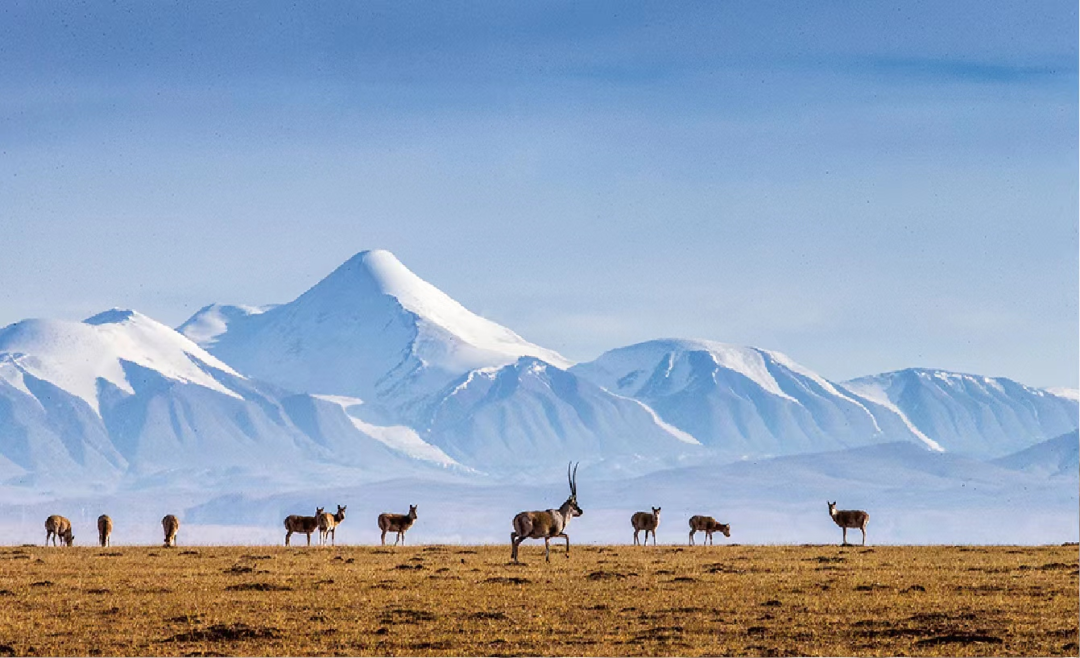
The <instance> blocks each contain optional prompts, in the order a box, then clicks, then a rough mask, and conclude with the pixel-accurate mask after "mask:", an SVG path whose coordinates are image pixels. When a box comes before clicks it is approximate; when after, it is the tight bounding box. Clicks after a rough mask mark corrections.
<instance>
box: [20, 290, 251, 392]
mask: <svg viewBox="0 0 1080 658" xmlns="http://www.w3.org/2000/svg"><path fill="white" fill-rule="evenodd" d="M124 361H127V362H130V363H134V364H137V365H140V366H144V367H146V368H151V369H153V370H155V371H157V372H159V373H161V374H162V375H163V376H165V377H168V378H170V379H174V380H177V381H182V382H188V383H192V384H197V385H199V386H204V387H206V388H209V389H211V390H214V391H217V392H218V393H223V394H225V395H232V396H234V397H235V396H236V394H235V393H233V392H232V391H230V390H229V389H227V388H225V387H224V386H222V385H221V384H220V383H219V382H218V381H217V380H215V379H214V378H213V377H212V376H211V375H210V374H208V373H207V372H206V370H205V369H204V368H201V367H200V363H201V364H203V365H204V366H209V367H211V368H216V369H218V370H221V371H223V372H226V373H229V374H230V375H233V376H239V375H238V374H237V373H236V372H235V371H234V370H233V369H232V368H230V367H229V366H227V365H225V364H224V363H222V362H220V361H218V360H217V359H216V358H214V357H213V356H210V355H209V354H208V353H206V351H204V350H203V349H202V348H200V347H199V346H198V345H196V344H195V343H192V342H191V341H190V340H188V339H186V338H184V337H183V336H181V335H179V334H178V333H176V332H175V331H173V330H172V329H170V328H169V327H166V326H165V325H163V324H161V323H159V322H156V321H154V320H152V319H150V318H148V317H146V316H145V315H142V314H141V313H136V312H135V311H127V310H121V309H113V310H111V311H105V312H104V313H100V314H98V315H95V316H94V317H92V318H88V319H86V320H84V321H83V322H68V321H64V320H24V321H22V322H17V323H15V324H13V325H10V326H8V327H5V328H4V329H3V330H2V331H0V373H2V374H0V376H2V377H3V379H4V380H5V381H7V382H8V383H9V384H11V385H13V386H15V387H16V388H18V389H20V390H22V391H24V392H27V393H29V391H28V389H27V387H26V384H25V381H24V379H25V377H26V376H27V375H32V376H34V377H37V378H39V379H42V380H45V381H49V382H52V383H53V384H54V385H56V386H58V387H59V388H61V389H62V390H64V391H67V392H68V393H71V394H73V395H76V396H78V397H79V398H81V399H83V400H85V401H86V403H87V404H89V405H90V406H91V408H93V409H94V410H95V411H98V412H99V413H100V409H99V404H98V390H99V389H98V387H99V380H104V381H106V382H109V383H111V384H113V385H114V386H116V387H117V388H119V389H120V390H123V391H126V392H128V393H131V392H133V390H132V388H131V384H130V383H129V382H128V380H127V376H126V375H125V373H124V368H123V362H124Z"/></svg>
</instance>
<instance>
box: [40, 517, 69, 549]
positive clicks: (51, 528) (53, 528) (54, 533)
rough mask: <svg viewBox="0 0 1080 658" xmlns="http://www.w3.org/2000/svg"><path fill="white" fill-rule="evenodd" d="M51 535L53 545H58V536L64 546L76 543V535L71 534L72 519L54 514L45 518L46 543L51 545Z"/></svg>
mask: <svg viewBox="0 0 1080 658" xmlns="http://www.w3.org/2000/svg"><path fill="white" fill-rule="evenodd" d="M49 537H52V543H53V546H56V538H57V537H59V538H60V543H61V545H63V546H72V545H73V544H74V543H75V535H73V534H71V521H68V520H67V519H66V518H64V517H62V516H60V515H59V514H53V515H52V516H50V517H49V518H47V519H45V545H46V546H48V545H49Z"/></svg>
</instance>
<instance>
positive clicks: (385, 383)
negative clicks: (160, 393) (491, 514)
mask: <svg viewBox="0 0 1080 658" xmlns="http://www.w3.org/2000/svg"><path fill="white" fill-rule="evenodd" d="M204 311H205V312H204ZM204 311H200V314H197V315H196V317H193V318H192V319H191V320H189V321H188V322H186V323H185V324H184V325H183V326H182V328H183V329H184V331H185V332H186V333H187V334H188V335H189V336H192V337H194V338H197V339H201V340H202V344H203V345H204V346H206V347H207V348H208V349H209V351H210V352H211V353H213V354H214V355H215V356H217V357H219V358H220V359H222V360H223V361H225V362H226V363H229V364H230V365H232V366H233V367H234V368H236V369H238V370H239V371H241V372H243V373H245V374H247V375H249V376H252V377H256V378H258V379H262V380H265V381H269V382H273V383H275V384H278V385H280V386H283V387H286V388H290V389H292V390H300V391H305V392H310V393H321V394H330V395H344V396H350V397H357V398H360V399H363V400H364V401H365V402H367V403H368V404H370V405H374V406H380V407H383V408H384V409H386V410H389V412H390V413H391V416H392V417H393V418H394V419H395V420H401V419H403V418H404V419H408V418H411V417H412V416H411V414H412V413H413V412H414V411H415V405H416V403H417V402H418V400H420V399H421V398H423V397H425V396H427V395H429V394H431V393H433V392H435V391H438V390H439V389H441V388H443V387H444V386H446V385H447V384H449V383H450V382H451V381H453V380H455V379H457V378H458V377H460V376H462V375H464V374H466V373H467V372H469V371H471V370H474V369H477V368H489V367H495V366H503V365H507V364H509V363H513V362H514V361H516V360H517V359H518V358H519V357H522V356H534V357H537V358H539V359H542V360H543V361H545V362H547V363H550V364H552V365H556V366H560V367H567V366H569V365H570V364H569V362H568V361H567V360H566V359H565V358H563V357H562V356H560V355H559V354H558V353H556V352H554V351H551V350H548V349H544V348H542V347H539V346H537V345H533V344H532V343H529V342H527V341H525V340H524V339H523V338H521V337H520V336H518V335H517V334H515V333H514V332H512V331H510V330H509V329H507V328H506V327H503V326H501V325H499V324H496V323H494V322H491V321H490V320H487V319H484V318H482V317H480V316H478V315H476V314H474V313H472V312H470V311H469V310H468V309H466V308H465V307H463V306H462V305H461V304H459V303H458V302H456V301H454V300H453V299H451V298H450V297H449V296H447V295H446V294H445V293H443V292H442V291H440V290H439V289H438V288H436V287H435V286H433V285H431V284H430V283H427V282H426V281H424V280H423V279H421V278H420V277H418V276H416V275H415V274H413V273H412V272H410V271H409V270H408V269H407V268H406V267H405V266H404V265H402V264H401V263H400V262H399V261H398V259H397V258H395V257H394V255H393V254H391V253H390V252H387V251H364V252H361V253H359V254H357V255H356V256H354V257H353V258H350V259H349V260H348V261H346V262H345V263H344V264H343V265H341V266H340V267H338V268H337V269H336V270H334V271H333V272H332V273H331V274H330V275H329V276H327V277H326V278H324V279H323V280H322V281H320V282H319V283H317V284H316V285H315V286H314V287H312V288H311V289H310V290H308V291H307V292H305V293H304V294H302V295H301V296H300V297H298V298H297V299H295V300H293V301H292V302H289V303H287V304H282V305H280V306H277V307H274V308H271V309H269V310H267V311H265V312H263V313H258V314H253V313H235V312H234V313H231V314H230V315H228V316H227V317H226V318H225V321H223V322H218V321H216V320H210V321H207V320H204V319H203V318H200V316H205V315H207V314H210V315H216V316H220V315H222V314H221V313H220V312H217V311H215V310H214V308H213V307H210V308H209V310H206V309H204ZM208 323H209V324H212V325H213V326H214V327H215V328H214V329H213V330H212V331H204V330H201V329H200V327H202V326H204V325H206V324H208ZM222 325H224V331H218V329H220V327H221V326H222Z"/></svg>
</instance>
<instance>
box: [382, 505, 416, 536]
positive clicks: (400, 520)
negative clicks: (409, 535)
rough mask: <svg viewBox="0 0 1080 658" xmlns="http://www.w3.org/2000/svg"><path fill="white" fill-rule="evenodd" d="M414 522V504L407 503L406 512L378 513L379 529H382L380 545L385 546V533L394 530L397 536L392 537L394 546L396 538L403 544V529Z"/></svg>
mask: <svg viewBox="0 0 1080 658" xmlns="http://www.w3.org/2000/svg"><path fill="white" fill-rule="evenodd" d="M414 522H416V505H409V513H408V514H389V513H384V514H380V515H379V530H382V537H381V541H382V545H383V546H386V533H388V532H396V533H397V537H395V538H394V546H397V544H398V540H401V545H402V546H404V545H405V531H406V530H408V529H409V528H411V527H412V524H413V523H414Z"/></svg>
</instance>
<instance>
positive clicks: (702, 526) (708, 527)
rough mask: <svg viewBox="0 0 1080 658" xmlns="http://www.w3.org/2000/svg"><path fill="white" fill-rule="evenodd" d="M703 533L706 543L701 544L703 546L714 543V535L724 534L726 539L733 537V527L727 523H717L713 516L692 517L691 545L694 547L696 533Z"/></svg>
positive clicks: (697, 515)
mask: <svg viewBox="0 0 1080 658" xmlns="http://www.w3.org/2000/svg"><path fill="white" fill-rule="evenodd" d="M698 531H701V532H704V533H705V541H703V542H701V543H702V545H705V544H706V543H709V544H712V543H713V536H712V533H714V532H722V533H724V536H725V537H730V536H731V526H730V525H728V524H726V523H717V522H716V519H714V518H713V517H711V516H701V515H700V514H695V515H694V516H691V517H690V545H691V546H693V545H694V533H696V532H698Z"/></svg>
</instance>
